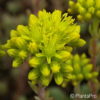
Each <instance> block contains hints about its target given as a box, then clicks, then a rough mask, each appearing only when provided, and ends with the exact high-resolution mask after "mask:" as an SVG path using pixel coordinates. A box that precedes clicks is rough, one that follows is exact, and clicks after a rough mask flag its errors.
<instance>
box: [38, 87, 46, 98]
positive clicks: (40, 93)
mask: <svg viewBox="0 0 100 100" xmlns="http://www.w3.org/2000/svg"><path fill="white" fill-rule="evenodd" d="M37 95H38V97H39V99H40V100H45V98H46V90H45V87H42V86H39V90H38V93H37Z"/></svg>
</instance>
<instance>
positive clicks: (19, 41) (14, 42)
mask: <svg viewBox="0 0 100 100" xmlns="http://www.w3.org/2000/svg"><path fill="white" fill-rule="evenodd" d="M11 44H12V45H13V46H16V47H17V48H23V47H25V46H26V41H25V40H24V39H23V38H21V37H13V38H12V39H11Z"/></svg>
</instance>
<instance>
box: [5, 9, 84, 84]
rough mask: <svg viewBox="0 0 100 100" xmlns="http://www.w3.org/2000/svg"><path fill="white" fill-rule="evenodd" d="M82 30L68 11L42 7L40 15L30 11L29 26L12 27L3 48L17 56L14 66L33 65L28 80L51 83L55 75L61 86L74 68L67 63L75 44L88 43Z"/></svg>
mask: <svg viewBox="0 0 100 100" xmlns="http://www.w3.org/2000/svg"><path fill="white" fill-rule="evenodd" d="M79 33H80V26H78V25H76V24H74V19H72V17H71V16H67V13H65V14H62V12H61V11H59V10H55V11H54V12H53V13H50V12H46V11H45V10H43V11H39V13H38V16H35V15H33V14H31V15H30V17H29V23H28V25H27V26H23V25H18V27H17V29H16V30H12V31H11V35H10V39H9V40H8V41H7V43H6V44H5V45H4V48H5V49H6V50H7V53H8V55H9V56H11V57H13V58H14V60H13V63H12V66H13V67H18V66H20V65H21V64H22V63H23V62H24V61H27V62H28V64H29V66H30V68H31V71H30V72H29V74H28V79H29V80H30V81H31V82H32V84H34V85H35V84H38V83H40V84H42V85H43V86H48V85H49V83H50V81H51V80H52V78H54V80H55V82H56V83H57V84H58V85H61V84H62V83H63V82H64V81H65V78H66V77H67V76H68V74H69V73H70V72H72V71H73V69H72V68H70V67H68V66H66V61H67V60H69V59H70V58H71V57H72V55H71V51H72V49H73V47H77V46H83V45H84V44H85V41H84V40H83V39H81V38H80V34H79Z"/></svg>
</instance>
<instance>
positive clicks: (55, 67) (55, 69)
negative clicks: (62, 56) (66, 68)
mask: <svg viewBox="0 0 100 100" xmlns="http://www.w3.org/2000/svg"><path fill="white" fill-rule="evenodd" d="M60 67H61V66H60V65H59V64H58V63H57V62H54V63H53V64H51V70H52V72H53V73H57V72H59V71H60Z"/></svg>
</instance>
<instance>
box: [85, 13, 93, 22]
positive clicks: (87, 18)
mask: <svg viewBox="0 0 100 100" xmlns="http://www.w3.org/2000/svg"><path fill="white" fill-rule="evenodd" d="M91 18H92V15H91V13H86V14H85V19H86V20H87V21H88V20H90V19H91Z"/></svg>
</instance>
